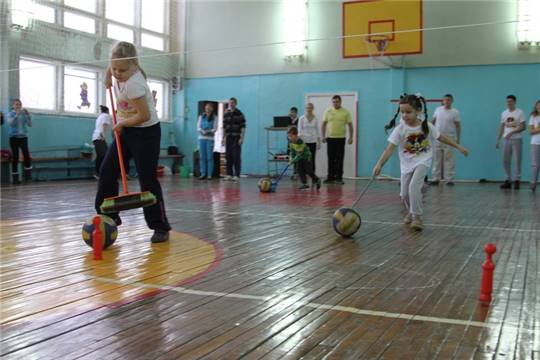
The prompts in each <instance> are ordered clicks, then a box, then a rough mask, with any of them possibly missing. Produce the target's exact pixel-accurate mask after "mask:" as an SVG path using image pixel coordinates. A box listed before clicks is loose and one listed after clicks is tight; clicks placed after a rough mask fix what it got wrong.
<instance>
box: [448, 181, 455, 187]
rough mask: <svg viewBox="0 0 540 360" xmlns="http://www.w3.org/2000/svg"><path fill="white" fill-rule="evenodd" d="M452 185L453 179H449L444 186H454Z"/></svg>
mask: <svg viewBox="0 0 540 360" xmlns="http://www.w3.org/2000/svg"><path fill="white" fill-rule="evenodd" d="M454 185H455V184H454V182H453V181H449V182H447V183H446V186H454Z"/></svg>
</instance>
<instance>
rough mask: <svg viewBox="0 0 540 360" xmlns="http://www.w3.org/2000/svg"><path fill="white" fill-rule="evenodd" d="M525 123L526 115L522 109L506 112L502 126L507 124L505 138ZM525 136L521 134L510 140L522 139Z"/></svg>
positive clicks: (503, 114) (502, 115)
mask: <svg viewBox="0 0 540 360" xmlns="http://www.w3.org/2000/svg"><path fill="white" fill-rule="evenodd" d="M524 122H525V114H524V113H523V110H521V109H517V108H516V109H514V111H510V110H508V109H506V110H504V111H503V112H502V114H501V124H505V126H504V132H503V137H505V136H506V135H507V134H508V133H509V132H510V131H513V130H515V129H516V128H517V127H518V126H519V124H520V123H524ZM522 137H523V134H522V133H521V132H519V133H517V134H514V135H512V136H511V137H510V139H521V138H522Z"/></svg>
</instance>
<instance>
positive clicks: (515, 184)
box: [514, 180, 521, 190]
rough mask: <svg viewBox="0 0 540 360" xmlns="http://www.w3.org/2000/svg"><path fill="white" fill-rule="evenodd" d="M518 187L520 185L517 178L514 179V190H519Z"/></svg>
mask: <svg viewBox="0 0 540 360" xmlns="http://www.w3.org/2000/svg"><path fill="white" fill-rule="evenodd" d="M520 187H521V186H520V182H519V180H516V181H514V190H519V188H520Z"/></svg>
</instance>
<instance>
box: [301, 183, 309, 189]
mask: <svg viewBox="0 0 540 360" xmlns="http://www.w3.org/2000/svg"><path fill="white" fill-rule="evenodd" d="M307 189H309V185H308V184H302V185H300V186H299V187H298V190H307Z"/></svg>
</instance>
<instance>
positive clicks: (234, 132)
mask: <svg viewBox="0 0 540 360" xmlns="http://www.w3.org/2000/svg"><path fill="white" fill-rule="evenodd" d="M237 103H238V101H237V100H236V99H235V98H230V100H229V108H228V109H227V111H226V112H225V114H224V115H223V141H222V143H223V145H224V146H225V155H226V159H227V176H226V177H225V180H231V179H232V180H233V181H238V178H239V176H240V168H241V157H242V144H243V143H244V135H245V132H246V118H245V117H244V114H243V113H242V112H241V111H240V110H239V109H237V108H236V105H237Z"/></svg>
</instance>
